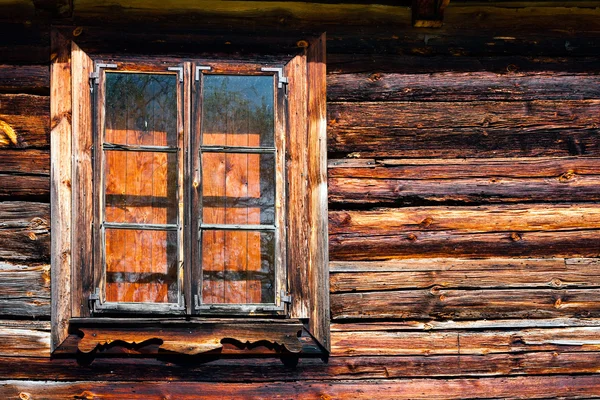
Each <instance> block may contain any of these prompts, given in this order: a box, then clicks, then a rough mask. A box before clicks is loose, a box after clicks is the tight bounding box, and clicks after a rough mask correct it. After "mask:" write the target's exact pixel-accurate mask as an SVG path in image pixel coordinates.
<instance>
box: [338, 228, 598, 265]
mask: <svg viewBox="0 0 600 400" xmlns="http://www.w3.org/2000/svg"><path fill="white" fill-rule="evenodd" d="M599 236H600V231H598V230H596V229H591V230H571V231H551V232H484V233H478V232H475V233H472V232H469V233H466V234H465V233H464V232H452V231H435V232H416V233H412V232H407V233H406V234H400V235H398V234H390V235H388V234H385V233H383V234H380V235H377V236H374V235H367V236H366V235H353V234H349V235H345V234H339V235H332V236H331V237H330V238H329V245H330V247H329V253H330V257H331V258H330V260H336V261H342V260H357V261H359V260H389V259H392V258H415V257H424V258H425V257H445V256H448V257H500V256H509V257H546V256H547V257H598V256H599V255H600V253H599V249H598V238H599Z"/></svg>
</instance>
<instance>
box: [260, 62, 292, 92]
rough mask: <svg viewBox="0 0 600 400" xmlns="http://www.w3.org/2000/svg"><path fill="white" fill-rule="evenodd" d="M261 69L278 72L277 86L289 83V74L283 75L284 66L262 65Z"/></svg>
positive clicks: (280, 86)
mask: <svg viewBox="0 0 600 400" xmlns="http://www.w3.org/2000/svg"><path fill="white" fill-rule="evenodd" d="M260 70H261V71H263V72H277V87H278V88H279V89H281V88H282V87H283V85H287V84H288V83H289V81H288V78H287V76H283V68H282V67H262V68H261V69H260Z"/></svg>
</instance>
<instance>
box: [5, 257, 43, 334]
mask: <svg viewBox="0 0 600 400" xmlns="http://www.w3.org/2000/svg"><path fill="white" fill-rule="evenodd" d="M0 302H1V303H2V308H1V309H0V315H2V316H4V317H7V316H9V317H11V318H14V317H19V316H20V317H46V318H47V317H48V316H49V315H50V265H48V264H37V263H36V264H15V263H9V262H0ZM0 325H1V324H0Z"/></svg>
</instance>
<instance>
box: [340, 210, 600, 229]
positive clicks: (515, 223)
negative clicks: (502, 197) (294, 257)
mask: <svg viewBox="0 0 600 400" xmlns="http://www.w3.org/2000/svg"><path fill="white" fill-rule="evenodd" d="M329 222H330V228H329V233H330V234H331V235H333V236H335V235H355V236H369V237H371V236H381V235H402V234H407V233H410V232H413V233H415V234H416V233H418V232H435V231H444V232H463V233H482V232H511V233H512V232H519V233H520V232H536V231H537V232H540V231H541V232H551V231H559V230H564V231H570V230H577V229H599V228H600V207H598V206H597V205H594V204H585V203H570V204H526V205H491V206H476V207H405V208H378V209H376V210H370V211H331V212H330V213H329Z"/></svg>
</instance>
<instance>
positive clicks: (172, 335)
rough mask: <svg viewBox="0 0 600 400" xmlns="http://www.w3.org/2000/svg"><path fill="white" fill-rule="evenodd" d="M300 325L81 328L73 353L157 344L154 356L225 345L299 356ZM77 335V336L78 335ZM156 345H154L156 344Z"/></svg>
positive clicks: (220, 348)
mask: <svg viewBox="0 0 600 400" xmlns="http://www.w3.org/2000/svg"><path fill="white" fill-rule="evenodd" d="M301 331H302V325H301V324H300V323H297V324H271V325H268V326H266V325H264V324H262V325H261V324H252V323H248V324H244V325H232V324H222V325H219V324H213V325H208V326H201V327H199V328H198V329H194V328H193V327H164V326H161V327H158V328H156V327H155V328H149V327H147V328H142V329H140V328H139V327H138V328H104V327H97V328H94V327H91V328H87V327H81V328H79V332H80V335H79V336H81V338H80V340H79V341H78V343H77V349H78V350H79V351H81V352H82V353H96V352H100V353H101V352H103V351H104V350H107V349H110V348H111V347H113V346H115V345H116V346H124V347H126V348H133V349H139V348H143V347H144V346H147V345H153V344H158V345H159V346H158V349H157V351H158V353H159V354H160V353H161V352H166V353H171V354H184V355H190V356H193V355H198V354H202V353H207V352H217V353H219V352H222V351H223V349H224V345H225V344H226V343H227V342H232V344H234V345H235V346H236V347H239V348H240V349H246V348H247V349H249V350H252V349H253V348H254V347H258V346H265V347H267V348H269V349H272V350H274V351H275V352H277V353H279V352H281V353H285V352H292V353H299V352H300V351H301V350H302V343H301V342H300V340H299V336H300V332H301ZM79 332H78V333H79ZM157 342H158V343H157Z"/></svg>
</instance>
